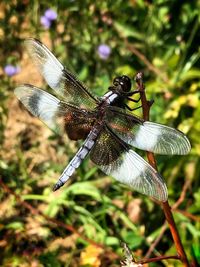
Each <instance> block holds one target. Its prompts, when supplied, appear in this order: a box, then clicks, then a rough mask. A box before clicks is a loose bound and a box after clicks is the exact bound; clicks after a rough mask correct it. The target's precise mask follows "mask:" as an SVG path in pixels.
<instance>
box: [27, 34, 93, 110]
mask: <svg viewBox="0 0 200 267" xmlns="http://www.w3.org/2000/svg"><path fill="white" fill-rule="evenodd" d="M25 46H26V48H27V50H28V53H29V55H30V56H31V58H32V59H33V61H34V63H35V64H36V66H37V68H38V70H39V71H40V73H41V74H42V75H43V77H44V79H45V80H46V82H47V83H48V85H49V86H50V87H51V88H52V89H54V90H55V92H56V94H57V95H59V96H62V97H63V98H64V100H65V102H70V103H73V104H74V105H77V106H80V107H82V108H86V109H93V108H94V107H95V106H96V105H97V103H98V101H97V99H96V98H95V97H94V96H93V95H92V94H91V92H89V89H88V88H87V87H86V86H85V85H84V84H83V83H82V82H81V81H79V80H78V79H77V78H76V76H75V75H74V74H72V73H71V72H69V71H68V70H67V69H66V68H64V67H63V65H62V64H61V63H60V62H59V61H58V60H57V59H56V57H55V56H54V55H53V54H52V53H51V52H50V51H49V49H48V48H47V47H46V46H45V45H44V44H42V43H41V42H40V41H39V40H37V39H32V38H29V39H27V40H26V41H25Z"/></svg>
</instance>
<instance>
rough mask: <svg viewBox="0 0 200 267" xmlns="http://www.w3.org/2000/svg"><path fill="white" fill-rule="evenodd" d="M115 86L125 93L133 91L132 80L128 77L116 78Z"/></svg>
mask: <svg viewBox="0 0 200 267" xmlns="http://www.w3.org/2000/svg"><path fill="white" fill-rule="evenodd" d="M113 85H114V86H115V87H118V88H120V90H121V91H123V92H129V91H130V90H131V79H130V78H129V77H128V76H126V75H122V76H118V77H115V78H114V80H113Z"/></svg>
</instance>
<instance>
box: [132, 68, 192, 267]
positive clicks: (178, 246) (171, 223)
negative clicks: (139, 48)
mask: <svg viewBox="0 0 200 267" xmlns="http://www.w3.org/2000/svg"><path fill="white" fill-rule="evenodd" d="M135 80H136V83H137V87H138V90H140V91H141V92H140V95H141V102H142V110H143V118H144V120H149V112H150V108H151V105H152V102H150V101H148V100H147V98H146V94H145V86H144V83H143V75H142V73H141V72H139V73H138V74H137V75H136V78H135ZM147 158H148V161H149V164H150V165H151V166H152V167H154V168H155V169H156V170H157V164H156V160H155V156H154V154H153V153H151V152H147ZM161 204H162V208H163V211H164V214H165V218H166V220H167V222H168V224H169V228H170V231H171V235H172V238H173V240H174V244H175V246H176V250H177V253H178V258H179V259H180V260H181V261H182V263H183V266H184V267H189V266H190V265H189V262H188V259H187V256H186V253H185V251H184V248H183V245H182V242H181V239H180V236H179V233H178V230H177V227H176V224H175V221H174V218H173V214H172V211H171V207H170V205H169V203H168V201H166V202H161Z"/></svg>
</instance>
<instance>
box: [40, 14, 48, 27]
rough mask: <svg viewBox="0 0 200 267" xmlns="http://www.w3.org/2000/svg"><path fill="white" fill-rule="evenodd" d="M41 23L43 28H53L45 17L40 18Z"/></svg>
mask: <svg viewBox="0 0 200 267" xmlns="http://www.w3.org/2000/svg"><path fill="white" fill-rule="evenodd" d="M40 23H41V24H42V26H44V28H45V29H49V28H50V27H51V21H50V20H49V19H48V18H46V17H45V16H42V17H41V18H40Z"/></svg>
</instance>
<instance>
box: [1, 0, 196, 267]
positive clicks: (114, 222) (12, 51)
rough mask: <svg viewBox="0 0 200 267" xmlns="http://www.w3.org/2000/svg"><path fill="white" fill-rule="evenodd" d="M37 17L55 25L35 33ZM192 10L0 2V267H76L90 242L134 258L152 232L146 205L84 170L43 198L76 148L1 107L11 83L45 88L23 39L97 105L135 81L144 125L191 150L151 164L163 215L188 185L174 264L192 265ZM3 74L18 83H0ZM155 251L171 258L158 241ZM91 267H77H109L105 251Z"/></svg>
mask: <svg viewBox="0 0 200 267" xmlns="http://www.w3.org/2000/svg"><path fill="white" fill-rule="evenodd" d="M48 8H52V9H54V10H55V11H56V12H57V14H58V17H57V19H56V20H55V21H53V22H52V24H51V27H50V28H49V29H45V28H44V27H43V26H42V25H41V23H40V18H41V16H43V15H44V12H45V10H46V9H48ZM199 8H200V2H199V1H167V0H157V1H153V2H152V1H144V0H139V1H132V0H130V1H122V0H116V1H96V2H95V1H91V0H86V1H73V0H68V1H64V0H53V1H47V0H42V1H31V0H24V1H17V0H16V1H13V0H10V1H4V0H3V1H1V8H0V46H1V56H0V62H1V70H0V75H1V80H0V83H1V84H0V103H1V105H0V148H1V149H0V179H1V180H2V181H3V183H4V185H6V186H7V187H8V188H10V190H11V191H12V193H11V192H10V191H8V190H7V189H8V188H7V189H6V188H5V187H3V184H1V186H2V188H3V190H1V192H0V195H1V203H0V215H1V223H0V234H1V241H0V245H1V252H0V255H1V257H0V265H1V266H52V267H53V266H73V267H74V266H81V263H80V262H85V261H83V259H86V258H87V257H88V256H87V257H86V256H85V255H88V254H87V253H88V251H87V249H88V247H89V243H91V242H92V241H94V242H96V243H101V244H103V245H105V246H107V247H111V248H112V250H113V251H114V252H116V253H118V254H119V255H121V249H120V241H121V240H123V241H125V242H127V244H128V245H129V246H130V248H131V249H132V250H133V251H134V252H135V254H136V256H137V257H138V258H142V257H144V255H145V252H146V251H147V250H148V248H149V247H150V244H151V243H152V242H153V241H154V240H155V239H156V238H157V237H158V236H159V234H160V232H161V227H162V224H163V223H164V216H163V214H162V210H161V209H160V207H159V206H158V205H157V204H156V203H154V202H152V200H150V199H148V198H147V197H144V196H142V195H139V194H137V193H136V192H130V191H128V190H129V189H128V188H126V187H125V186H123V185H121V184H119V183H118V182H116V181H114V180H113V179H112V178H109V177H106V176H105V175H104V174H102V173H101V172H100V171H98V168H96V167H95V166H94V165H92V164H91V162H90V161H88V160H86V161H85V162H84V163H83V164H82V165H81V167H80V168H79V170H78V171H77V173H76V174H75V175H74V177H73V178H72V179H71V180H70V182H69V183H68V184H67V185H66V186H64V187H63V188H61V189H60V190H59V192H56V193H53V192H52V191H51V188H52V186H53V184H54V183H55V182H56V180H57V178H58V177H59V174H60V173H61V171H62V170H63V169H64V167H65V166H66V165H67V162H68V160H69V159H70V158H71V157H72V156H73V154H74V153H75V151H76V149H77V148H78V146H80V144H81V143H77V144H74V143H73V142H71V141H70V142H69V140H67V139H66V138H65V137H58V136H55V135H54V134H53V133H51V132H50V131H49V130H48V129H46V127H45V126H44V125H41V124H40V123H39V122H38V121H37V120H36V119H34V118H32V117H31V116H30V114H27V113H26V112H25V110H24V109H23V110H22V108H21V107H19V105H18V102H17V100H16V99H15V98H14V96H13V90H14V88H15V86H16V85H17V84H20V83H32V84H35V85H38V84H39V86H41V87H43V88H45V86H46V85H45V83H44V82H42V81H41V78H40V77H39V74H37V72H34V69H35V68H34V65H33V63H32V62H31V60H30V59H29V60H27V59H26V57H25V56H24V54H25V53H24V49H23V40H24V38H26V37H30V36H31V37H37V38H39V39H40V40H41V41H42V42H44V43H45V44H46V45H47V46H49V47H50V48H51V50H52V51H53V53H54V54H55V55H56V56H57V57H58V58H59V59H60V61H61V62H63V64H65V65H66V66H67V67H68V68H69V69H70V70H71V71H72V72H75V73H77V74H78V76H79V77H80V79H81V80H82V81H84V82H85V83H86V84H87V85H88V87H90V88H91V90H92V91H93V92H94V93H96V94H97V95H102V94H104V93H105V92H106V90H107V88H108V86H109V85H110V84H111V82H112V78H113V77H115V75H116V74H120V75H121V74H127V75H129V76H130V77H131V78H133V77H134V76H135V74H136V73H137V72H138V71H141V70H142V71H143V72H144V77H145V81H146V89H147V96H148V98H149V99H154V101H155V103H154V105H153V106H152V109H151V116H150V117H151V120H152V121H155V122H158V123H164V124H166V125H169V126H172V127H175V128H178V129H180V130H181V131H183V132H184V133H186V134H187V136H188V137H189V139H190V141H191V144H192V151H191V153H190V155H188V156H182V157H169V156H157V160H158V169H159V171H160V173H161V174H162V175H163V177H164V178H165V179H166V183H167V186H168V190H169V201H170V202H171V204H173V203H174V202H176V200H177V199H178V198H179V197H180V194H181V192H182V190H183V185H184V183H185V181H188V180H189V181H190V186H189V187H188V190H187V191H186V194H185V196H184V199H183V201H182V203H181V205H180V206H179V208H178V209H179V210H177V211H175V212H174V214H175V219H176V222H177V225H178V228H179V232H180V236H181V239H182V241H183V245H184V247H185V248H186V253H187V254H188V256H189V258H190V259H193V260H196V262H198V263H199V261H200V259H199V240H200V227H199V209H200V190H199V179H198V178H199V177H200V167H199V166H200V157H199V156H200V143H199V136H200V121H199V118H200V104H199V97H200V90H199V89H200V82H199V78H200V69H199V57H200V50H199V37H200V31H199V21H200V17H199ZM101 44H107V45H108V46H109V47H110V48H111V54H110V55H109V56H108V58H107V59H106V60H103V59H101V58H100V56H99V54H98V47H99V45H101ZM8 64H12V65H14V66H20V67H21V71H20V72H19V73H18V74H16V75H14V76H12V77H9V76H7V75H6V74H5V73H4V67H5V66H6V65H8ZM133 87H135V84H134V85H133ZM137 114H138V115H141V113H140V111H139V112H138V113H137ZM17 196H19V197H17ZM135 200H136V201H135ZM41 214H43V215H44V216H46V217H44V216H42V215H41ZM53 220H55V221H53ZM66 226H67V227H66ZM70 227H71V228H70ZM77 232H79V233H80V235H77ZM84 237H85V238H84ZM87 238H88V239H90V242H89V241H88V240H87ZM141 251H142V252H141ZM157 251H159V252H160V253H161V254H166V255H170V254H175V253H176V252H175V248H174V245H173V242H172V240H171V239H170V238H169V235H165V234H164V236H163V237H162V240H161V241H160V243H159V244H158V245H157V247H156V250H154V253H156V252H157ZM84 253H85V254H84ZM99 253H100V252H99ZM92 254H93V253H92ZM93 255H94V254H93ZM95 255H96V254H95ZM96 258H97V260H99V262H100V263H99V265H98V263H96V265H94V264H93V263H87V265H88V266H119V259H117V260H116V259H114V258H113V257H112V255H111V253H110V254H109V252H108V251H105V250H104V253H102V254H101V255H100V254H98V253H97V256H96ZM80 259H81V261H80ZM97 262H98V261H97ZM171 262H172V263H173V264H174V266H181V265H180V263H179V262H177V261H171ZM32 264H33V265H32ZM34 264H35V265H34ZM100 264H101V265H100ZM116 264H117V265H116ZM175 264H176V265H175ZM163 265H164V266H168V265H167V261H165V262H163ZM82 266H83V265H82ZM84 266H86V264H85V263H84ZM154 266H160V265H159V263H158V264H155V265H154Z"/></svg>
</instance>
